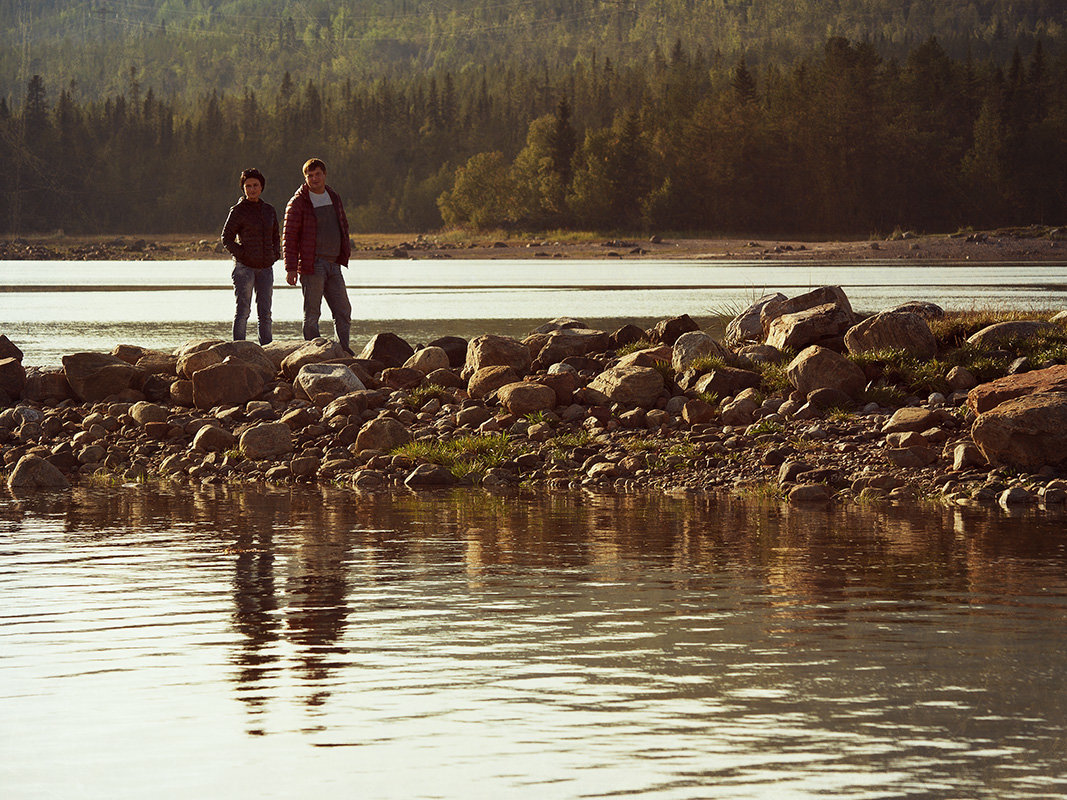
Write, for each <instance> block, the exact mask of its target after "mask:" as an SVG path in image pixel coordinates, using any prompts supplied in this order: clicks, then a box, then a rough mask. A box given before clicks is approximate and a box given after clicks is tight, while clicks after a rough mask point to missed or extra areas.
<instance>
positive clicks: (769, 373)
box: [756, 359, 793, 396]
mask: <svg viewBox="0 0 1067 800" xmlns="http://www.w3.org/2000/svg"><path fill="white" fill-rule="evenodd" d="M789 361H792V359H789ZM789 361H783V362H782V363H781V364H768V363H757V364H756V372H758V373H759V374H760V388H761V389H762V390H763V391H764V392H766V393H767V395H768V396H770V395H775V394H778V395H788V394H789V393H790V392H791V391H793V384H791V383H790V382H789V376H788V375H787V374H786V371H785V368H786V365H787V364H788V363H789Z"/></svg>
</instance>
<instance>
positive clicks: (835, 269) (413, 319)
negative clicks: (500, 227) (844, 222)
mask: <svg viewBox="0 0 1067 800" xmlns="http://www.w3.org/2000/svg"><path fill="white" fill-rule="evenodd" d="M275 280H276V287H275V298H274V319H275V331H274V335H275V338H278V339H281V338H297V339H298V338H300V319H301V302H300V292H299V290H298V289H296V288H291V287H288V286H286V284H285V278H284V272H283V271H282V270H281V268H280V267H275ZM346 280H347V282H348V284H349V294H350V296H351V299H352V305H353V316H354V317H355V320H356V322H355V324H354V326H353V331H352V336H353V344H354V345H356V346H361V345H362V344H363V343H364V342H365V341H366V340H367V339H369V338H370V337H371V336H372V335H374V334H375V333H379V332H382V331H386V330H392V331H394V332H396V333H399V334H400V335H402V336H404V337H405V338H408V339H409V341H411V342H412V343H413V344H414V343H417V342H420V341H422V342H426V341H429V340H430V339H433V338H436V337H437V336H442V335H449V334H451V335H458V336H464V337H470V336H476V335H479V334H482V333H502V334H506V335H514V336H523V335H525V334H526V333H528V332H529V331H530V329H531V328H533V327H536V326H537V325H539V324H541V323H542V322H544V321H546V320H549V319H553V318H555V317H560V316H571V317H577V318H579V319H582V320H584V321H586V322H588V323H589V324H591V325H598V326H601V327H604V328H608V329H614V328H617V327H620V326H621V325H623V324H625V323H626V322H634V323H636V324H638V325H642V326H646V325H648V324H650V323H651V322H653V321H655V320H659V319H663V318H664V317H671V316H676V315H678V314H683V313H685V314H689V315H690V316H692V317H694V318H695V319H697V320H698V321H699V322H701V323H702V324H704V325H707V323H708V321H709V319H710V318H712V317H716V316H721V315H723V314H726V313H733V312H736V311H739V310H741V309H742V308H744V307H745V306H747V305H748V304H749V303H751V302H752V301H753V300H755V299H756V298H757V297H759V296H761V295H763V294H764V293H766V292H768V291H781V292H783V293H785V294H788V295H795V294H800V293H802V292H804V291H807V290H808V289H811V288H814V287H816V286H822V285H827V284H836V285H841V286H843V287H844V288H845V291H846V292H847V293H848V295H849V297H850V298H851V299H852V303H853V305H854V306H855V307H856V308H857V309H860V310H865V311H878V310H881V309H884V308H890V307H892V306H895V305H899V304H900V303H903V302H906V301H908V300H916V299H921V300H930V301H933V302H936V303H939V304H941V305H942V306H944V307H945V308H950V309H958V308H971V307H972V306H975V305H977V306H980V307H991V306H992V307H997V306H1003V307H1009V308H1024V309H1025V308H1034V307H1038V308H1042V309H1048V308H1056V309H1062V308H1067V265H1055V264H1052V265H1050V264H995V265H988V264H956V265H944V264H939V265H934V266H930V265H923V264H921V263H904V264H902V263H899V262H892V263H877V262H866V263H863V264H862V265H855V264H844V265H842V264H835V265H829V264H813V263H811V262H803V263H795V264H789V263H782V262H765V261H730V262H722V261H716V262H696V261H646V260H641V261H620V260H597V261H578V260H558V259H552V260H540V259H533V260H521V261H509V260H488V261H485V260H479V261H464V260H461V259H450V260H415V261H354V262H353V263H352V265H351V268H350V269H349V270H348V272H347V273H346ZM323 310H324V327H323V331H324V333H329V332H330V331H332V327H331V324H330V323H329V322H328V320H329V313H328V311H327V310H326V309H325V308H324V309H323ZM232 318H233V296H232V287H231V285H230V262H228V261H223V260H219V259H216V260H211V261H175V262H164V261H155V262H126V261H102V262H70V261H59V262H49V261H40V262H32V261H7V262H2V261H0V333H5V334H7V336H8V337H9V338H10V339H11V340H12V341H14V342H15V343H16V344H18V345H19V347H21V348H22V350H23V352H24V353H25V354H26V359H25V362H26V363H27V364H33V365H38V366H55V365H58V364H59V362H60V358H61V357H62V356H63V355H64V354H66V353H71V352H76V351H78V350H97V351H104V352H108V351H110V350H111V348H112V347H114V346H115V344H118V343H120V342H121V343H129V344H140V345H144V346H147V347H154V348H160V349H168V350H169V349H172V348H174V347H175V346H177V345H178V344H181V343H182V342H185V341H188V340H189V339H195V338H202V337H206V336H215V337H222V338H226V337H228V336H229V331H230V324H231V320H232ZM254 319H255V311H254V309H253V321H252V322H251V323H250V324H254ZM252 331H254V328H251V329H250V336H251V335H253V334H252Z"/></svg>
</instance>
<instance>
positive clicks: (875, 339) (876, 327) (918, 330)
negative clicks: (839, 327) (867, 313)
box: [845, 311, 937, 359]
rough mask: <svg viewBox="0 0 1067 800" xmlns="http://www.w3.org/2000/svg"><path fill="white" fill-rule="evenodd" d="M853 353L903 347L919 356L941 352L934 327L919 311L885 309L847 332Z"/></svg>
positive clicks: (846, 341) (847, 341) (900, 348)
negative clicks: (885, 310)
mask: <svg viewBox="0 0 1067 800" xmlns="http://www.w3.org/2000/svg"><path fill="white" fill-rule="evenodd" d="M845 347H846V348H848V352H850V353H854V354H855V353H869V352H872V351H875V350H902V351H904V352H905V353H907V354H908V355H911V356H915V357H917V358H924V359H925V358H932V357H933V356H935V355H937V340H936V339H934V334H933V332H932V331H931V330H930V326H929V325H928V324H927V323H926V320H925V319H923V318H922V317H921V316H919V315H918V314H911V313H908V312H898V311H892V312H883V313H881V314H875V315H873V316H871V317H868V318H867V319H865V320H863V321H862V322H859V323H857V324H856V325H854V326H852V327H851V328H849V329H848V330H847V331H846V332H845Z"/></svg>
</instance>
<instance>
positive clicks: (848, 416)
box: [826, 406, 856, 422]
mask: <svg viewBox="0 0 1067 800" xmlns="http://www.w3.org/2000/svg"><path fill="white" fill-rule="evenodd" d="M855 417H856V414H855V412H854V411H850V410H848V409H847V408H839V407H838V406H832V407H830V408H828V409H826V418H827V419H828V420H830V421H831V422H850V421H851V420H853V419H855Z"/></svg>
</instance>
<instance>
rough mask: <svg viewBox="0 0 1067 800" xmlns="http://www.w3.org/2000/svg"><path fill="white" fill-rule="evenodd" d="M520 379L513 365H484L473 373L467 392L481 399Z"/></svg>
mask: <svg viewBox="0 0 1067 800" xmlns="http://www.w3.org/2000/svg"><path fill="white" fill-rule="evenodd" d="M518 379H519V374H518V373H517V372H516V371H515V370H513V369H512V368H511V367H502V366H496V367H482V368H481V369H479V370H477V371H476V372H475V373H474V374H473V375H471V378H470V381H469V382H468V384H467V392H468V394H470V396H471V397H475V398H478V399H481V398H483V397H488V396H489V395H490V394H492V393H493V392H495V391H496V390H497V389H499V388H500V387H501V386H506V385H507V384H509V383H514V382H515V381H517V380H518Z"/></svg>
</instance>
